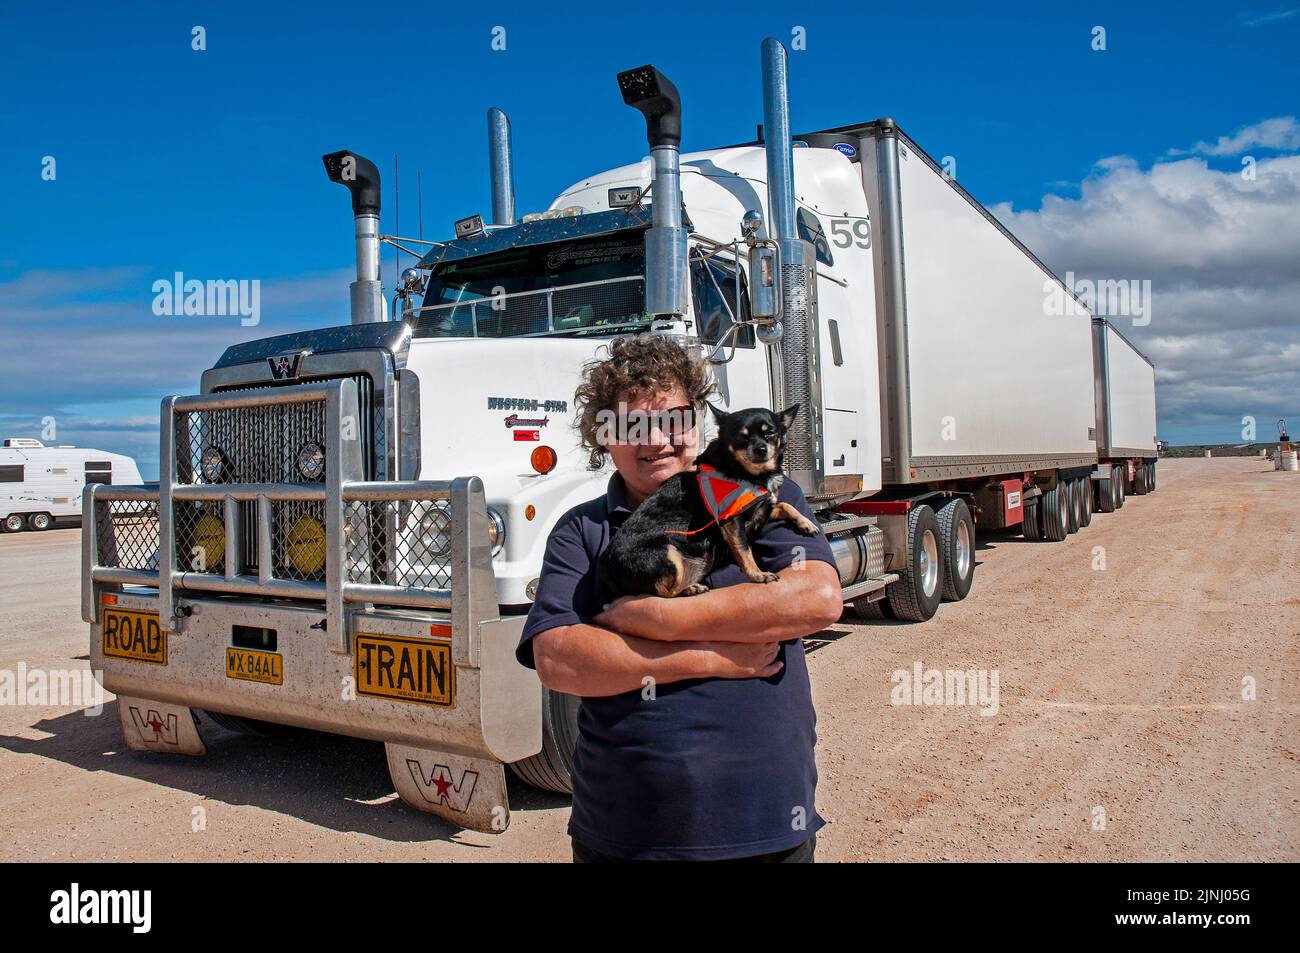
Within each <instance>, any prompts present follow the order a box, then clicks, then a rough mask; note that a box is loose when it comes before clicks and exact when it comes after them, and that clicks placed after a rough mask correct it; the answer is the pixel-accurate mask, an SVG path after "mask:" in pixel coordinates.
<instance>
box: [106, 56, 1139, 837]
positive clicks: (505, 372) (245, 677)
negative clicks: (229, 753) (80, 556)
mask: <svg viewBox="0 0 1300 953" xmlns="http://www.w3.org/2000/svg"><path fill="white" fill-rule="evenodd" d="M762 66H763V69H762V72H763V82H764V129H765V130H767V135H766V136H765V137H764V139H765V141H763V142H757V143H745V144H741V145H737V146H730V147H726V148H717V149H710V150H707V151H700V152H688V153H685V154H682V153H681V152H680V149H679V143H680V133H681V126H680V116H681V112H680V102H679V98H678V94H677V90H676V89H675V88H674V87H673V85H672V83H671V82H669V81H668V80H667V78H666V77H664V76H663V75H662V74H661V73H660V72H659V71H658V70H656V69H654V68H653V67H649V66H647V67H642V68H640V69H636V70H630V71H628V72H626V73H622V74H620V75H619V77H618V79H619V87H620V90H621V92H622V95H623V99H624V102H625V103H627V104H628V105H631V106H633V107H634V108H636V109H637V110H638V111H640V112H641V113H642V114H643V115H644V117H645V122H646V136H647V143H648V145H649V151H650V161H649V162H648V163H644V162H643V163H633V164H629V165H627V166H624V167H621V168H618V169H613V170H609V171H606V172H602V173H600V174H597V175H592V176H588V177H586V178H584V179H582V180H580V181H578V182H577V183H575V184H574V185H572V186H571V187H570V188H568V189H566V190H564V191H563V192H562V193H561V194H560V195H559V196H558V197H557V198H556V200H555V202H554V203H553V204H552V206H551V207H550V209H548V210H547V211H545V212H539V213H533V214H529V215H524V216H522V217H520V218H517V217H516V214H515V210H514V193H513V185H512V182H511V169H512V168H513V157H512V155H511V148H510V133H509V124H508V122H506V120H505V117H504V115H503V114H502V113H501V112H500V111H499V110H496V109H493V110H491V111H490V112H489V156H490V159H491V169H492V210H493V211H492V216H491V218H492V221H491V222H484V221H483V218H482V217H481V216H479V215H473V216H469V217H467V218H465V219H462V220H460V221H458V222H456V223H455V224H454V227H453V229H452V231H453V233H454V234H453V237H450V238H448V239H447V240H446V241H441V242H426V243H424V244H423V245H421V246H420V247H419V249H418V251H419V263H418V265H416V266H415V267H414V268H411V269H408V270H407V271H406V272H404V273H403V275H402V277H401V280H400V282H399V283H398V284H397V286H396V289H395V290H396V294H395V296H394V298H393V300H392V302H391V308H389V307H388V306H387V303H386V302H385V301H384V299H383V297H382V296H381V294H380V291H379V288H380V282H379V279H380V276H379V253H378V250H379V243H380V237H379V236H378V229H377V221H378V216H379V176H378V171H377V170H376V169H375V167H374V165H373V164H372V163H370V162H368V161H367V160H365V159H364V158H362V157H361V156H358V155H356V154H354V153H350V152H346V151H345V152H338V153H332V154H330V155H328V156H325V157H324V162H325V167H326V171H327V173H328V174H329V176H330V178H331V179H332V180H333V181H335V182H338V183H340V184H342V185H344V186H346V187H347V188H348V190H349V192H350V193H351V198H352V208H353V216H354V227H355V236H356V243H357V280H356V282H354V283H353V285H352V289H351V290H352V315H353V323H352V324H351V325H349V326H346V327H342V328H332V329H326V330H320V331H310V332H302V333H297V334H289V335H282V336H280V337H276V338H270V339H264V340H260V341H251V342H247V343H243V344H239V345H236V346H233V347H231V348H228V349H227V350H226V352H225V353H224V354H223V355H221V357H220V358H219V359H218V360H217V361H216V363H215V364H214V365H213V367H212V368H211V369H210V370H208V371H207V372H205V373H204V375H203V380H202V384H201V388H200V391H201V392H200V393H198V394H195V395H191V396H177V397H168V398H166V399H165V400H164V401H163V408H162V417H161V421H160V436H161V441H160V451H161V466H160V476H161V479H160V483H159V485H158V486H157V487H119V486H113V487H104V486H101V487H98V488H96V489H95V490H94V491H93V492H88V493H87V497H86V501H85V512H86V514H87V518H88V521H89V528H88V531H87V532H86V533H85V534H84V536H83V539H84V540H85V555H84V569H83V578H82V585H83V598H82V606H83V615H84V617H85V619H86V621H87V622H88V623H90V627H91V628H90V634H91V640H90V643H91V661H92V666H93V668H95V669H96V670H97V671H100V672H102V673H103V681H104V685H105V687H106V688H107V689H108V690H110V691H113V692H116V693H117V694H118V710H119V717H120V720H121V725H122V731H123V734H124V737H125V739H126V742H127V744H128V745H129V746H130V747H132V748H134V749H137V750H143V751H170V752H180V753H189V754H199V753H202V752H203V751H204V750H205V749H204V742H203V739H202V735H201V732H200V731H199V727H198V722H197V721H196V715H195V713H196V711H199V710H202V711H206V712H208V713H209V714H210V715H211V717H212V719H213V720H215V721H218V722H220V723H222V724H225V725H227V726H229V727H234V728H238V729H247V730H254V731H257V730H263V729H264V728H265V727H266V725H267V724H268V723H270V724H291V725H300V726H305V727H309V728H316V729H321V730H327V731H335V732H339V733H342V734H347V735H354V736H357V737H364V738H373V739H376V740H379V741H383V742H385V744H386V746H387V752H388V765H389V770H390V773H391V775H392V778H393V782H394V785H395V787H396V788H397V791H398V792H399V794H400V795H401V796H402V797H403V799H404V800H406V801H407V802H408V803H410V804H411V805H413V806H415V807H417V808H419V809H421V810H426V811H430V812H432V813H435V814H438V815H440V816H442V817H444V818H446V819H448V820H451V821H453V822H456V823H459V824H462V825H464V826H467V827H472V828H475V829H480V830H489V831H496V830H501V829H503V827H504V826H505V823H507V822H508V818H509V806H508V801H507V798H506V786H505V769H506V766H507V765H508V766H509V767H510V768H511V769H512V770H513V771H514V772H515V773H516V774H518V775H519V776H521V777H522V778H524V779H525V780H526V781H528V782H530V783H532V784H534V785H537V786H540V787H545V788H551V789H553V790H559V791H564V790H568V789H569V764H570V759H571V757H572V751H573V743H574V740H575V738H576V730H577V729H576V711H577V700H576V699H573V698H569V697H566V696H563V695H560V694H557V693H553V692H549V691H546V690H544V689H543V688H542V686H541V685H540V683H539V682H538V680H537V676H536V675H535V673H533V672H532V671H531V670H528V669H525V668H523V667H521V666H520V665H519V664H518V663H517V662H516V661H515V657H514V648H515V645H516V643H517V640H518V637H519V633H520V631H521V629H522V626H523V621H524V618H525V615H526V613H527V610H528V608H529V605H530V604H531V602H532V600H533V598H534V596H535V593H536V587H537V584H538V575H539V571H540V567H541V562H542V553H543V550H544V548H545V544H546V539H547V536H548V534H549V533H550V531H551V529H552V527H553V526H554V525H555V524H556V522H557V521H558V520H559V519H560V518H561V516H563V514H564V513H565V512H566V511H568V510H569V509H570V508H571V507H572V506H574V505H575V504H577V503H580V502H584V501H586V500H589V499H592V498H593V497H596V496H598V495H599V494H601V493H602V492H604V487H605V484H606V482H607V480H608V477H609V471H608V470H606V471H601V472H595V473H593V472H591V471H590V470H589V469H588V468H587V455H586V454H585V453H584V452H583V451H582V449H581V448H580V447H579V446H578V443H577V440H576V438H575V437H574V434H573V428H572V424H573V422H574V412H575V409H574V407H573V406H572V401H573V393H574V389H575V386H576V385H577V383H578V380H579V377H580V374H581V371H582V367H583V364H584V363H585V362H587V361H588V360H590V359H591V358H592V357H593V356H597V355H599V354H600V353H601V350H602V348H604V346H605V345H606V344H607V343H608V341H609V340H610V339H611V338H612V337H614V336H616V335H622V334H663V335H669V336H672V337H673V338H674V339H676V340H678V341H681V342H682V343H683V344H685V345H687V346H688V347H691V348H695V349H697V350H698V352H699V353H700V354H701V355H702V356H704V357H705V359H706V360H707V361H708V362H709V364H710V365H711V366H712V368H713V372H714V375H715V378H716V380H717V383H718V386H719V390H720V395H721V396H720V400H721V403H722V404H723V405H724V406H726V407H729V408H732V409H735V408H739V407H750V406H755V405H763V406H768V407H774V408H776V407H786V406H789V405H790V404H792V403H798V404H800V406H801V407H803V408H806V412H805V413H801V414H800V415H799V417H798V418H797V420H796V423H795V426H794V427H793V428H792V430H791V432H790V433H789V434H788V439H787V447H786V451H785V457H784V469H785V472H786V473H787V474H788V476H789V478H790V479H792V480H794V481H796V482H797V483H798V484H799V486H800V487H801V488H802V489H803V491H804V493H805V494H806V496H807V497H808V499H809V501H810V503H811V504H812V505H813V507H814V509H815V510H816V511H817V514H818V516H819V518H820V520H821V523H822V529H823V532H824V533H825V534H826V535H827V537H828V539H829V542H830V544H831V548H832V550H833V551H834V553H835V557H836V560H837V564H838V567H839V572H840V581H841V586H842V589H843V597H844V600H845V602H846V603H849V604H852V605H853V606H855V608H856V609H857V610H858V611H859V612H861V613H863V614H866V615H869V616H870V615H874V616H879V615H883V614H889V615H893V616H895V617H897V618H901V619H907V620H914V621H923V620H926V619H929V618H931V617H932V616H933V615H934V614H935V612H936V610H937V609H938V607H939V604H940V602H941V601H942V600H944V599H948V600H956V599H962V598H965V597H966V596H967V595H968V594H969V593H970V592H971V588H972V586H973V584H974V579H975V572H974V570H975V558H974V554H975V532H976V527H977V526H978V527H979V528H980V529H981V530H984V529H998V530H1011V531H1014V530H1015V529H1016V528H1017V527H1020V528H1021V530H1022V531H1023V533H1024V535H1025V537H1027V538H1029V539H1043V540H1061V539H1064V538H1065V537H1066V536H1067V535H1068V534H1069V533H1071V532H1074V531H1076V530H1078V529H1080V528H1082V527H1084V526H1086V525H1088V522H1089V521H1090V520H1091V516H1092V510H1093V504H1094V502H1095V501H1096V494H1095V493H1094V492H1091V491H1090V483H1089V480H1090V479H1091V480H1092V483H1093V484H1095V485H1096V486H1097V487H1098V488H1100V486H1101V485H1102V478H1104V479H1105V480H1106V481H1108V483H1113V482H1114V481H1113V475H1114V472H1115V471H1114V469H1113V468H1112V467H1111V464H1110V462H1109V461H1108V460H1104V461H1103V460H1100V458H1099V452H1098V434H1097V429H1096V428H1097V426H1098V416H1097V411H1098V402H1097V401H1098V399H1097V398H1096V397H1095V394H1097V393H1098V391H1097V383H1096V380H1095V379H1094V376H1093V375H1094V363H1093V362H1094V360H1095V357H1094V352H1093V345H1092V335H1091V331H1090V327H1091V321H1090V318H1089V315H1088V314H1087V312H1086V310H1079V311H1073V310H1071V314H1072V315H1073V316H1068V315H1065V314H1062V313H1061V310H1060V309H1059V308H1054V307H1053V306H1052V303H1053V301H1057V300H1059V296H1060V294H1061V293H1062V292H1064V289H1063V287H1062V286H1061V284H1060V282H1059V281H1057V279H1056V278H1055V276H1053V275H1052V274H1051V272H1050V271H1049V270H1048V269H1047V268H1046V267H1045V266H1044V265H1043V264H1042V263H1041V262H1040V261H1039V260H1038V259H1037V258H1035V257H1034V255H1033V254H1032V253H1031V252H1030V251H1029V250H1028V249H1026V248H1025V247H1024V246H1023V245H1022V244H1021V243H1020V242H1018V241H1017V240H1016V239H1015V238H1014V236H1012V235H1011V234H1010V233H1009V232H1008V231H1007V230H1006V229H1005V228H1004V227H1002V226H1001V225H1000V224H999V223H998V222H997V221H996V220H994V219H993V218H992V216H991V215H989V214H988V212H987V211H986V210H984V209H983V207H982V206H980V205H979V203H978V202H976V201H975V200H974V199H973V198H972V197H971V196H970V195H968V194H967V193H966V192H965V191H964V190H963V189H962V188H961V187H960V186H958V185H957V184H956V183H955V182H953V181H952V180H951V179H950V178H949V177H947V176H945V175H943V174H942V172H941V170H940V168H939V166H938V165H937V164H936V163H934V162H933V160H931V159H930V158H929V157H927V156H926V155H925V153H924V151H923V150H921V149H920V148H919V147H918V146H917V145H916V143H914V142H913V141H912V140H910V139H909V138H908V137H907V136H906V135H905V134H904V133H903V132H902V131H901V130H900V129H899V128H898V126H897V125H896V124H895V123H894V122H893V121H892V120H876V121H874V122H867V123H859V124H857V125H854V126H845V127H840V128H838V129H831V130H825V131H823V132H818V133H812V134H808V135H799V136H792V135H791V132H790V128H789V116H788V111H787V102H786V88H785V69H786V64H785V51H784V49H783V48H782V47H781V45H780V44H779V43H778V42H777V41H775V40H767V41H764V44H763V53H762ZM795 145H801V146H803V148H795ZM383 240H385V241H388V242H389V243H391V244H394V245H396V246H397V247H399V248H404V249H408V250H409V249H410V248H411V247H412V246H414V245H416V244H417V243H416V242H415V241H413V240H411V239H403V238H400V237H396V236H385V237H384V239H383ZM1080 307H1081V306H1080ZM387 314H392V315H394V316H395V320H386V319H385V315H387ZM1113 350H1114V349H1112V352H1113ZM1107 394H1108V395H1109V396H1108V399H1109V400H1112V401H1115V402H1120V403H1125V402H1127V401H1129V400H1130V399H1131V398H1130V396H1129V395H1127V394H1126V393H1124V392H1122V391H1119V390H1116V391H1114V392H1113V394H1112V392H1110V391H1107ZM1143 399H1146V398H1145V397H1143ZM1107 406H1108V407H1109V406H1110V405H1109V404H1108V405H1107ZM1127 413H1128V408H1115V409H1114V410H1113V411H1112V413H1111V417H1112V418H1113V419H1114V420H1115V421H1116V422H1118V421H1120V420H1121V418H1123V419H1124V420H1125V421H1127V419H1128V418H1127V416H1126V415H1127ZM1124 426H1127V423H1126V424H1125V425H1124ZM1143 446H1145V444H1143Z"/></svg>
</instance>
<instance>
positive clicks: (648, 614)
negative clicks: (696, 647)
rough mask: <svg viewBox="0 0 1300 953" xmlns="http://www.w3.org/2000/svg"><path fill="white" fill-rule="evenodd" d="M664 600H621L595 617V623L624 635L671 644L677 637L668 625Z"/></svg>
mask: <svg viewBox="0 0 1300 953" xmlns="http://www.w3.org/2000/svg"><path fill="white" fill-rule="evenodd" d="M671 601H672V600H671V599H665V598H664V597H663V596H621V597H620V598H618V599H615V600H614V601H613V602H611V603H610V604H609V605H607V606H605V608H604V611H602V612H601V613H600V615H598V616H596V618H595V620H594V621H595V623H596V624H597V625H603V626H604V627H605V628H607V629H613V630H614V631H615V632H622V633H623V634H624V635H635V636H639V637H640V638H643V639H655V640H656V641H659V642H671V641H673V640H674V638H675V636H674V634H673V633H672V632H671V631H670V630H669V628H668V626H667V625H666V619H665V614H664V603H666V602H671Z"/></svg>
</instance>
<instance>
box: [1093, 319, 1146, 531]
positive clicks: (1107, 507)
mask: <svg viewBox="0 0 1300 953" xmlns="http://www.w3.org/2000/svg"><path fill="white" fill-rule="evenodd" d="M1092 340H1093V365H1094V378H1095V382H1096V383H1095V387H1096V403H1097V456H1098V461H1099V466H1098V467H1097V472H1096V473H1095V474H1094V476H1093V480H1094V483H1095V486H1096V488H1097V489H1096V493H1097V503H1098V506H1099V507H1100V509H1101V510H1102V511H1103V512H1106V513H1111V512H1114V511H1115V510H1117V509H1119V508H1120V507H1121V506H1123V505H1124V498H1125V496H1126V495H1127V494H1129V493H1134V494H1137V495H1142V494H1145V493H1149V492H1151V491H1152V490H1154V489H1155V488H1156V459H1157V457H1159V455H1160V454H1159V443H1160V440H1159V437H1158V436H1157V434H1156V368H1155V365H1154V364H1152V363H1151V361H1150V360H1149V359H1148V358H1147V357H1146V356H1145V355H1143V354H1142V352H1141V351H1139V350H1138V349H1137V347H1136V346H1135V345H1134V344H1133V342H1131V341H1130V340H1129V339H1128V338H1126V337H1124V335H1123V334H1121V333H1120V331H1119V329H1118V328H1116V327H1115V326H1114V325H1113V324H1111V323H1110V322H1109V321H1107V320H1106V319H1105V318H1093V319H1092Z"/></svg>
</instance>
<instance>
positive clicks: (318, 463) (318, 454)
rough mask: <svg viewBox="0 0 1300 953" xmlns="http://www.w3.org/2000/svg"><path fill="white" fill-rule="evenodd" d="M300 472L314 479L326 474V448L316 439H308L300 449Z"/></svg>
mask: <svg viewBox="0 0 1300 953" xmlns="http://www.w3.org/2000/svg"><path fill="white" fill-rule="evenodd" d="M298 472H299V473H300V474H302V478H303V479H304V480H312V481H315V480H319V479H320V478H321V477H322V476H324V475H325V448H324V447H322V446H321V445H320V444H319V443H317V442H316V441H315V440H308V441H307V442H306V443H304V444H303V445H302V449H301V450H299V451H298Z"/></svg>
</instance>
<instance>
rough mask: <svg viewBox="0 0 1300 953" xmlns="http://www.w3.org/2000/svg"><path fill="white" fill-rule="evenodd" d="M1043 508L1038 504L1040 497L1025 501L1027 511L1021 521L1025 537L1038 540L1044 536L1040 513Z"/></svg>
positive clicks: (1022, 532)
mask: <svg viewBox="0 0 1300 953" xmlns="http://www.w3.org/2000/svg"><path fill="white" fill-rule="evenodd" d="M1041 509H1042V507H1040V506H1039V504H1038V497H1035V498H1034V499H1032V500H1028V501H1026V503H1025V512H1024V515H1023V517H1022V520H1021V523H1020V533H1021V535H1023V536H1024V537H1025V539H1027V540H1030V541H1032V542H1038V541H1039V540H1041V539H1042V538H1043V521H1042V518H1041V516H1040V515H1039V513H1040V511H1041Z"/></svg>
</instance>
